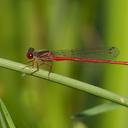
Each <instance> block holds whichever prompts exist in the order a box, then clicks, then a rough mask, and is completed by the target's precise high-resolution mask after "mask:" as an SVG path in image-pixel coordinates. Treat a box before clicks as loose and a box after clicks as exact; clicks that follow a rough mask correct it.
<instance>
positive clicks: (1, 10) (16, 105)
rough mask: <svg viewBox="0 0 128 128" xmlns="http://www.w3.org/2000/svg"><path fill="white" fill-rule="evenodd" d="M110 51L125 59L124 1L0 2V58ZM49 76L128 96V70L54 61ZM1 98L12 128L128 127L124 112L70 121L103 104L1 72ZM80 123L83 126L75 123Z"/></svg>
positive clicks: (127, 16)
mask: <svg viewBox="0 0 128 128" xmlns="http://www.w3.org/2000/svg"><path fill="white" fill-rule="evenodd" d="M106 46H108V47H109V46H110V47H111V46H115V47H117V48H119V50H120V55H119V57H118V58H117V60H128V50H127V49H128V1H127V0H112V1H111V0H3V1H0V57H2V58H7V59H11V60H15V61H18V62H22V63H24V62H26V61H27V58H26V56H25V54H26V51H27V49H28V48H29V47H34V48H35V49H50V50H56V49H74V48H88V47H106ZM53 72H55V73H59V74H62V75H66V76H69V77H72V78H75V79H78V80H81V81H84V82H87V83H90V84H93V85H96V86H100V87H102V88H105V89H108V90H110V91H113V92H115V93H118V94H120V95H124V96H126V95H127V94H128V66H121V65H109V64H91V63H88V64H86V63H79V62H55V63H54V66H53ZM0 97H1V98H2V99H3V101H4V103H5V104H6V106H7V109H8V111H9V112H10V114H11V116H12V119H13V121H14V123H15V125H16V127H17V128H84V127H85V126H84V124H86V125H87V126H88V127H89V128H108V127H109V128H127V126H128V122H127V118H128V110H127V109H126V108H123V109H120V110H119V109H118V110H115V111H112V112H108V113H105V114H102V115H98V116H95V117H90V118H89V119H86V117H85V118H84V119H81V118H80V119H78V120H77V119H76V120H74V121H73V120H72V119H71V117H72V116H73V115H74V114H76V113H78V112H80V111H82V110H84V109H87V108H89V107H92V106H95V105H97V104H100V103H102V102H103V100H101V99H99V98H97V97H95V96H91V95H89V94H87V93H83V92H81V91H78V90H75V89H71V88H68V87H64V86H61V85H59V84H55V83H52V82H49V81H46V80H42V79H39V78H34V77H32V76H24V77H23V76H22V74H21V73H19V72H14V71H11V70H7V69H2V68H0ZM78 122H81V123H82V124H80V123H78Z"/></svg>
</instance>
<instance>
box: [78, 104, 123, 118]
mask: <svg viewBox="0 0 128 128" xmlns="http://www.w3.org/2000/svg"><path fill="white" fill-rule="evenodd" d="M121 107H122V106H121V105H119V104H116V103H104V104H101V105H98V106H95V107H92V108H89V109H87V110H85V111H83V112H80V113H78V114H76V117H77V115H78V116H95V115H98V114H103V113H105V112H109V111H112V110H115V109H117V108H121Z"/></svg>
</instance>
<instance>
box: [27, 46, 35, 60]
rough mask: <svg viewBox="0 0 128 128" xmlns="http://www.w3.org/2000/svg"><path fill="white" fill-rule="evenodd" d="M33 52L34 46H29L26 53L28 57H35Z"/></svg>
mask: <svg viewBox="0 0 128 128" xmlns="http://www.w3.org/2000/svg"><path fill="white" fill-rule="evenodd" d="M33 52H34V48H29V49H28V52H27V54H26V56H27V58H28V59H33Z"/></svg>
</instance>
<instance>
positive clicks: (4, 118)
mask: <svg viewBox="0 0 128 128" xmlns="http://www.w3.org/2000/svg"><path fill="white" fill-rule="evenodd" d="M0 107H1V112H0V121H1V126H2V127H3V128H6V127H7V126H8V127H9V128H16V127H15V125H14V123H13V121H12V118H11V116H10V114H9V112H8V110H7V108H6V106H5V104H4V103H3V101H2V100H1V99H0Z"/></svg>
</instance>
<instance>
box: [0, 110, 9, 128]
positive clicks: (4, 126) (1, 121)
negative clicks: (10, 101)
mask: <svg viewBox="0 0 128 128" xmlns="http://www.w3.org/2000/svg"><path fill="white" fill-rule="evenodd" d="M0 127H2V128H7V127H8V125H7V123H6V121H5V118H4V117H3V115H2V113H1V111H0Z"/></svg>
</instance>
